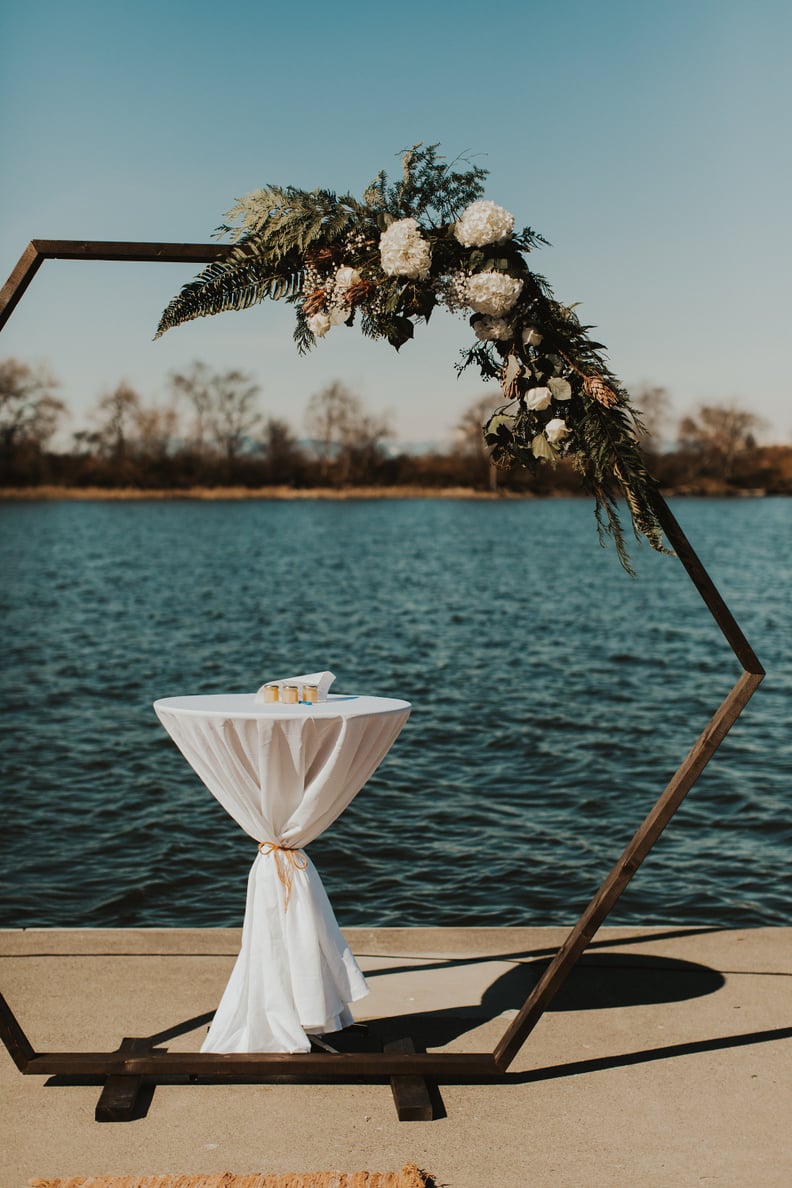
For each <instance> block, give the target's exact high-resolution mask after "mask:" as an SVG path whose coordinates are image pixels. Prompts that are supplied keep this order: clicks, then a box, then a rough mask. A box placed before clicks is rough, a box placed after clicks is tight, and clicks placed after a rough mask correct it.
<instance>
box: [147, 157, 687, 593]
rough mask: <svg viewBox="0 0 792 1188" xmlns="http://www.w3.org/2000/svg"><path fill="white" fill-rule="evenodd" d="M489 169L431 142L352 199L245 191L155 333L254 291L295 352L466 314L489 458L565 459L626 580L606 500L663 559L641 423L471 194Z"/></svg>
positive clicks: (532, 241) (403, 332) (522, 254)
mask: <svg viewBox="0 0 792 1188" xmlns="http://www.w3.org/2000/svg"><path fill="white" fill-rule="evenodd" d="M454 164H457V163H454ZM463 164H464V165H466V166H467V165H469V162H464V163H463ZM486 176H487V171H486V170H485V169H482V168H481V167H480V166H477V165H469V167H468V168H463V169H459V168H454V166H453V165H449V164H447V163H446V162H445V161H444V159H443V158H442V157H440V155H439V153H438V146H437V145H430V146H428V147H423V146H422V145H415V146H414V147H413V148H412V149H410V150H409V151H407V152H406V153H405V154H404V155H403V159H402V177H401V179H400V180H399V181H397V182H394V183H389V181H388V178H387V175H386V174H385V173H384V172H381V173H379V174H378V175H377V177H376V178H375V179H374V181H373V182H372V183H371V185H370V186H369V187H368V189H367V190H366V192H365V194H364V195H363V199H362V201H358V200H357V199H355V198H354V197H352V196H351V195H349V194H342V195H337V194H335V193H333V192H331V191H328V190H312V191H310V192H308V191H305V190H300V189H296V188H295V187H292V186H288V187H286V188H281V187H278V186H268V187H266V188H264V189H262V190H257V191H255V192H254V193H252V194H248V195H247V196H246V197H244V198H242V199H241V200H240V201H238V202H237V203H236V205H235V206H234V207H233V208H232V210H230V211H229V212H228V214H227V215H226V218H228V219H230V220H232V222H231V223H230V224H223V225H222V226H221V227H219V228H218V230H217V232H216V235H217V236H218V237H222V236H228V237H229V238H230V240H231V243H232V247H231V250H230V251H229V253H228V255H227V256H225V257H224V258H221V259H218V260H217V261H215V262H213V263H212V264H210V265H208V267H206V268H205V269H204V270H203V272H201V273H200V275H199V276H198V277H197V278H196V279H195V280H194V281H192V282H190V283H189V284H187V285H185V286H184V288H183V289H182V290H181V292H180V293H179V294H178V295H177V296H176V297H175V298H174V299H173V300H172V301H171V303H170V304H169V305H168V307H167V309H166V310H165V312H164V313H163V315H162V319H161V321H160V325H159V327H158V330H157V337H159V335H161V334H163V333H164V332H165V331H166V330H168V329H170V328H171V327H173V326H176V325H179V324H180V323H182V322H186V321H189V320H191V319H192V318H197V317H202V316H205V315H207V314H215V313H220V312H223V311H225V310H230V309H246V308H248V307H249V306H251V305H254V304H256V303H258V302H260V301H263V300H264V299H265V298H272V299H274V300H279V299H284V300H286V301H288V302H290V303H291V304H293V305H294V307H295V312H296V328H295V332H294V337H295V340H296V343H297V347H298V350H299V351H300V352H301V353H302V352H305V351H307V350H309V349H311V347H313V346H314V345H315V343H316V340H317V339H319V338H323V337H324V336H325V335H326V334H328V333H330V332H331V331H333V330H334V328H335V327H338V326H340V325H342V324H343V325H345V326H353V325H354V324H355V322H357V323H358V325H359V326H360V328H361V330H362V331H363V333H364V334H366V335H368V336H370V337H372V338H384V339H386V340H387V341H388V342H389V343H391V345H392V346H394V347H395V348H396V349H397V350H398V349H399V348H400V347H401V346H403V345H404V343H406V342H407V341H408V340H409V339H410V338H412V336H413V333H414V327H415V325H416V324H417V323H419V322H421V321H426V322H428V321H429V318H430V316H431V314H432V311H433V310H434V309H435V307H436V306H438V305H440V306H444V307H445V308H446V309H448V310H451V311H452V312H453V313H461V314H464V315H467V316H468V317H469V320H470V325H471V328H472V331H473V334H474V336H475V340H476V341H475V343H474V345H472V346H471V347H470V348H469V349H467V350H465V351H463V352H462V359H461V361H460V362H459V363H458V365H457V370H458V371H459V372H462V371H464V370H465V368H467V367H469V366H471V365H475V366H477V367H478V369H479V372H480V373H481V375H482V377H483V378H484V379H486V380H497V381H498V382H499V383H500V385H501V389H502V391H503V405H502V406H501V407H500V408H499V409H498V410H497V411H496V412H495V414H494V415H493V416H492V417H491V418H490V419H489V420H488V422H487V423H486V424H485V425H484V426H483V433H484V437H485V440H486V442H487V444H488V445H489V446H490V448H491V454H492V458H493V460H494V462H495V463H496V464H497V465H498V466H501V467H509V466H512V465H514V464H517V465H520V466H527V467H531V468H534V467H536V466H537V465H540V464H543V463H546V462H550V463H553V462H555V461H556V460H557V459H559V458H570V459H571V460H572V461H573V463H574V465H575V466H576V467H577V469H578V470H579V471H580V473H581V474H582V476H583V479H584V481H585V484H586V486H587V487H588V489H589V490H590V491H591V492H592V494H593V496H594V498H595V501H596V516H597V527H598V530H599V532H600V536H601V538H602V536H603V533H605V532H607V533H610V534H611V536H612V537H613V539H614V540H615V543H616V547H617V550H618V553H619V557H620V559H621V561H622V564H623V565H624V566H625V568H626V569H627V570H628V572H632V570H631V569H630V564H629V559H628V557H627V551H626V548H625V541H624V533H623V530H622V527H621V523H620V520H619V516H618V510H617V504H616V500H617V498H618V496H619V494H622V495H623V496H624V497H625V499H626V502H627V506H628V508H629V511H630V515H631V517H632V523H633V528H634V530H635V533H636V536H637V537H645V538H646V539H647V540H648V541H649V543H650V544H651V545H652V547H653V548H655V549H658V550H659V551H664V549H663V542H662V530H661V527H660V524H659V522H658V518H657V514H656V511H655V507H656V503H655V498H656V486H655V483H654V480H653V479H652V477H651V475H650V474H649V472H648V471H647V468H646V465H645V462H644V460H643V457H642V454H641V450H640V447H639V445H638V440H637V437H638V434H639V432H640V430H641V428H642V426H641V424H640V421H639V420H638V416H637V414H636V413H635V411H634V410H633V409H632V408H631V407H630V400H629V396H628V393H627V392H626V391H625V390H624V388H623V387H622V386H621V384H620V383H619V381H618V379H617V378H616V376H615V375H613V374H612V372H611V371H610V369H609V368H608V366H607V364H606V362H605V359H604V347H603V346H602V344H601V343H598V342H594V341H592V340H591V339H590V338H589V336H588V330H589V329H590V327H587V326H584V325H582V324H581V323H580V322H579V320H578V318H577V316H576V314H575V312H574V307H573V306H564V305H561V304H560V303H559V302H558V301H557V300H556V299H555V298H554V296H553V294H552V291H551V289H550V288H549V286H548V284H547V282H546V281H545V280H544V278H543V277H541V276H539V275H538V274H537V273H535V272H533V271H532V270H531V269H530V268H529V267H528V264H527V262H526V256H527V255H528V254H529V253H530V252H531V251H532V250H533V249H534V248H537V247H539V246H541V245H542V244H546V242H547V241H546V240H544V239H543V238H542V236H540V235H538V234H537V233H536V232H534V231H532V230H531V229H530V228H525V229H523V230H521V231H517V230H515V224H514V218H513V216H512V215H511V214H509V212H508V211H507V210H504V208H503V207H502V206H498V205H497V204H496V203H495V202H491V201H489V200H488V199H485V198H484V197H483V193H484V186H483V183H484V179H485V178H486Z"/></svg>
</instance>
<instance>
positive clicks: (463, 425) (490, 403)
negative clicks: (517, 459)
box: [454, 391, 503, 491]
mask: <svg viewBox="0 0 792 1188" xmlns="http://www.w3.org/2000/svg"><path fill="white" fill-rule="evenodd" d="M502 405H503V394H502V393H501V392H500V391H497V392H486V393H485V394H484V395H483V396H479V397H478V399H476V400H474V401H473V403H472V404H470V405H468V407H467V408H466V409H465V411H464V412H463V414H462V416H461V417H460V418H459V420H458V421H457V425H456V432H455V435H454V437H455V442H456V447H457V450H458V451H459V453H461V454H462V455H463V456H464V457H465V458H467V459H469V460H470V461H471V462H472V463H473V465H474V467H475V469H476V470H477V471H478V472H479V473H480V474H482V475H483V476H486V478H487V481H488V483H489V488H490V490H491V491H496V490H497V488H498V468H497V466H495V465H494V464H493V462H492V460H491V458H490V449H489V447H488V445H487V443H486V441H485V440H484V426H485V425H486V424H487V421H489V419H490V417H491V416H492V414H493V413H494V412H495V411H496V409H498V408H499V407H501V406H502Z"/></svg>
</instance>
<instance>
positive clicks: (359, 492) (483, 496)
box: [0, 484, 768, 503]
mask: <svg viewBox="0 0 792 1188" xmlns="http://www.w3.org/2000/svg"><path fill="white" fill-rule="evenodd" d="M663 495H664V496H665V497H666V498H679V497H686V496H687V497H689V498H695V499H709V498H716V499H723V498H738V499H739V498H754V499H761V498H763V497H764V496H767V495H768V492H767V491H765V490H763V489H761V488H753V489H749V488H746V489H745V490H735V489H734V488H733V487H732V488H727V487H725V486H724V487H723V489H712V488H710V489H707V490H702V489H701V488H698V489H696V488H669V489H666V490H664V491H663ZM588 498H589V496H588V495H587V494H586V492H585V491H581V492H579V493H578V492H574V491H547V492H541V493H539V492H536V491H508V490H498V491H480V490H476V489H475V488H474V487H420V486H403V487H345V488H339V487H304V488H303V487H287V486H285V485H283V486H276V487H240V486H236V487H185V488H183V489H170V488H162V489H156V490H142V489H141V488H139V487H59V486H55V485H47V484H42V486H40V487H0V503H2V502H9V503H25V502H34V501H36V500H42V501H52V502H55V501H57V500H74V501H78V500H83V501H91V500H93V501H96V502H98V501H101V500H106V501H112V502H117V501H128V502H134V501H137V502H141V501H144V500H159V501H165V500H181V501H184V500H196V501H203V502H206V503H212V502H221V501H223V500H226V501H228V500H235V501H242V500H251V499H259V500H265V499H271V500H284V501H285V500H292V501H305V500H310V499H317V500H319V499H322V500H335V501H338V502H344V501H346V502H348V501H351V500H362V499H402V500H403V499H476V500H489V501H490V502H495V501H502V500H524V499H588Z"/></svg>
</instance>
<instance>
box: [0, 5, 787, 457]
mask: <svg viewBox="0 0 792 1188" xmlns="http://www.w3.org/2000/svg"><path fill="white" fill-rule="evenodd" d="M790 44H792V6H791V5H790V4H789V3H788V2H787V0H756V2H754V3H747V2H746V3H739V2H737V0H666V2H664V3H662V2H661V3H657V4H649V3H640V2H638V3H636V0H601V2H600V3H597V4H594V3H591V2H590V0H585V2H581V0H571V2H568V3H564V4H559V3H558V2H557V0H533V2H532V0H524V2H522V3H518V2H509V3H497V0H496V2H493V3H491V4H488V5H486V4H483V3H475V4H473V3H469V2H468V0H459V2H457V3H447V2H446V0H438V2H435V3H426V2H425V0H424V2H422V3H416V2H415V0H405V2H403V3H401V4H399V5H388V6H377V5H374V4H370V3H361V2H359V0H355V2H353V3H346V4H340V5H331V4H325V3H321V4H320V3H313V2H312V0H306V2H303V3H300V4H278V5H273V4H270V3H266V2H263V3H262V2H261V0H259V2H256V3H251V2H249V0H240V2H239V3H237V4H235V5H229V6H223V5H219V4H217V5H209V4H207V3H204V2H203V0H191V2H190V0H158V2H157V3H152V2H151V0H137V2H136V3H119V2H118V0H104V2H103V3H93V2H87V0H71V2H70V3H63V0H5V3H4V5H3V8H2V14H1V15H0V104H1V105H2V112H3V119H2V129H1V130H0V167H1V168H2V178H3V181H2V186H0V212H1V214H2V217H0V273H2V279H4V278H5V276H7V275H8V273H9V272H10V271H11V269H12V267H13V266H14V264H15V262H16V260H17V258H18V257H19V255H20V254H21V252H22V250H23V248H24V247H25V245H26V244H27V242H28V241H29V240H30V239H32V238H64V239H72V238H74V239H81V238H92V239H140V240H174V241H198V242H201V241H204V242H208V241H209V238H210V235H211V232H212V231H213V229H214V228H215V227H216V226H217V224H218V223H219V222H220V221H221V219H222V216H223V214H224V212H225V211H226V210H227V209H228V208H229V207H230V206H231V204H232V202H233V200H234V199H235V198H236V197H238V196H239V195H241V194H243V193H246V192H248V191H250V190H253V189H256V188H257V187H258V186H260V185H263V184H265V183H268V182H275V183H281V184H288V183H293V184H295V185H298V186H302V187H305V188H309V189H310V188H312V187H314V186H316V185H322V186H328V187H331V188H335V189H338V190H345V189H349V190H352V191H353V192H356V193H360V192H361V191H362V190H363V188H364V186H365V185H366V183H367V182H368V181H369V180H370V179H371V177H373V175H374V174H375V173H376V172H377V171H378V170H379V169H380V168H382V167H385V168H387V169H389V170H392V171H394V172H396V171H397V170H398V152H399V150H400V149H402V148H403V147H405V146H408V145H410V144H412V143H414V142H416V141H419V140H423V141H425V142H437V141H439V142H440V143H441V144H442V146H443V149H444V150H445V151H446V152H447V153H448V155H450V156H456V155H458V154H459V153H462V152H469V153H473V154H477V155H479V157H478V159H479V160H480V162H481V163H482V164H483V165H485V166H486V167H487V168H488V169H489V170H490V177H489V181H488V187H487V196H488V197H490V198H492V199H494V200H495V201H496V202H499V203H500V204H502V205H503V206H506V207H508V209H510V210H511V211H512V212H513V213H514V215H515V216H516V219H517V223H518V225H530V226H532V227H534V228H535V229H536V230H538V231H540V232H541V233H542V234H544V235H545V236H546V237H547V238H548V239H549V240H550V241H551V242H552V245H553V246H552V247H551V248H547V249H544V250H543V251H542V252H541V253H540V254H539V255H537V256H536V257H534V265H535V266H536V268H537V269H538V270H539V271H541V272H543V273H544V275H546V276H547V278H548V279H549V280H550V282H551V284H552V285H553V287H554V289H555V291H556V294H557V295H558V296H559V297H560V298H562V299H563V300H565V301H580V302H582V307H581V309H580V311H579V312H580V314H581V316H582V318H583V320H584V321H586V322H589V323H593V324H595V325H596V327H597V337H598V338H600V339H601V341H604V342H605V343H606V344H607V345H608V348H609V357H610V362H611V364H612V366H613V368H614V370H615V371H616V372H617V373H618V374H619V375H620V376H621V378H622V379H623V380H624V382H625V383H626V384H627V385H628V386H631V385H635V386H637V385H638V384H640V383H642V382H649V383H653V384H660V385H665V386H667V387H668V388H669V390H670V392H671V395H672V397H673V400H674V404H675V407H676V409H677V410H678V411H679V412H683V411H687V410H688V409H692V408H694V407H695V406H696V405H697V404H698V403H700V402H702V401H707V400H730V399H734V400H736V401H737V402H738V403H740V404H742V405H743V406H745V407H747V408H750V409H752V410H753V411H755V412H756V413H758V414H760V415H761V416H763V417H764V418H766V419H767V421H768V422H769V429H768V432H767V434H766V436H767V437H769V438H773V439H774V440H776V441H789V440H790V439H792V400H791V399H790V395H791V394H792V393H791V388H792V384H791V383H790V368H789V365H788V363H787V353H788V352H787V347H786V344H787V339H788V337H789V332H788V325H789V322H790V318H791V317H792V302H791V301H790V293H789V282H790V273H791V272H792V268H791V267H790V265H791V264H792V259H791V257H792V252H791V251H790V247H791V245H792V232H791V231H790V219H791V218H792V201H791V199H792V163H791V162H790V154H791V150H790V144H792V137H791V136H790V95H791V94H792V83H791V82H790V78H791V76H792V72H790V69H789V46H790ZM194 271H195V270H194V269H189V268H183V267H181V266H176V265H158V264H149V265H135V264H128V265H112V264H104V263H69V262H54V261H53V262H48V263H46V264H45V265H44V266H43V269H42V271H41V272H40V273H39V275H38V277H37V278H36V280H35V281H34V283H33V286H32V288H31V289H30V290H29V292H28V294H27V295H26V297H25V298H24V300H23V302H22V304H21V305H20V306H19V308H18V309H17V310H16V312H15V313H14V315H13V316H12V318H11V320H10V322H9V323H8V325H7V327H6V329H5V330H4V331H3V335H2V341H0V357H5V356H7V355H17V356H20V357H22V358H24V359H26V360H28V361H31V362H38V361H43V362H47V363H48V364H49V366H50V367H51V368H52V370H53V371H55V372H56V373H57V374H58V375H59V376H60V377H61V378H62V380H63V395H64V396H65V397H66V399H67V400H68V402H69V404H70V406H71V407H72V409H73V410H74V416H75V422H74V427H77V426H78V424H79V422H80V420H81V416H82V413H83V411H84V410H86V409H88V408H89V407H90V406H91V405H92V404H94V403H95V402H96V400H97V398H98V397H99V396H100V395H101V393H102V392H103V391H106V390H108V389H109V388H111V387H113V386H114V385H115V384H116V383H117V382H118V381H119V380H120V379H122V378H125V379H127V380H129V381H130V382H131V383H132V384H133V385H134V386H136V387H137V388H138V390H139V391H140V393H141V395H142V396H143V398H144V399H145V400H151V401H159V400H162V399H164V396H165V392H166V377H167V374H168V372H169V371H171V370H172V369H174V368H179V367H183V366H186V365H187V364H189V363H190V362H191V361H192V360H193V359H197V358H200V359H204V360H205V361H206V362H207V363H209V364H210V365H212V366H214V367H217V368H222V369H225V368H227V367H232V366H234V367H241V368H242V369H244V370H247V371H250V372H253V373H254V374H255V375H256V376H257V378H258V379H259V380H260V382H261V385H262V405H263V407H264V408H265V409H266V410H267V411H269V412H271V413H272V414H273V415H277V416H282V417H285V418H287V419H288V420H290V421H291V423H292V424H293V425H294V426H295V427H296V428H297V429H298V430H299V429H300V428H301V427H302V418H303V413H304V409H305V405H306V403H307V401H308V399H309V397H310V396H311V394H312V393H314V392H316V391H317V390H319V388H321V387H322V386H324V385H325V384H326V383H328V382H329V381H331V380H335V379H339V380H342V381H343V382H345V383H347V384H348V385H349V386H350V387H352V388H353V389H354V390H355V391H357V392H358V393H359V394H360V395H361V396H362V398H363V399H364V401H365V402H366V404H367V405H368V406H369V407H370V408H371V409H386V408H387V409H390V410H391V411H392V413H393V418H394V422H395V425H396V428H397V430H398V433H399V435H400V437H401V438H402V439H405V440H425V439H440V438H443V437H444V436H445V435H446V434H447V433H448V431H449V430H450V429H451V428H452V427H453V425H454V424H455V422H456V420H457V419H458V417H459V415H460V413H461V412H462V410H463V409H464V408H465V406H466V405H467V404H468V403H469V402H470V401H472V400H473V399H475V398H476V397H477V396H479V395H480V394H481V392H482V391H483V388H482V386H481V384H480V383H479V381H478V379H477V377H475V376H473V374H472V373H467V374H466V376H465V377H463V379H462V380H457V378H456V375H455V372H454V367H453V365H454V363H455V361H456V358H457V351H458V349H459V348H460V347H461V346H463V345H464V344H466V343H467V342H468V339H469V330H468V328H467V326H466V323H465V322H464V321H461V320H458V319H453V318H451V317H450V316H443V315H438V316H437V320H436V321H435V319H433V320H432V324H431V326H430V327H428V328H421V329H419V330H418V332H417V336H416V340H415V341H414V342H413V343H411V344H408V345H407V346H406V347H405V348H404V349H403V350H402V352H401V354H399V355H396V354H395V352H393V351H392V349H391V348H390V347H388V346H387V345H386V344H384V343H371V342H369V341H366V340H364V339H363V338H362V337H361V336H360V335H359V333H358V332H357V331H347V330H346V329H345V328H343V327H342V328H340V329H339V330H336V331H334V332H333V333H332V334H331V335H330V336H328V338H327V339H325V340H324V341H323V342H322V343H320V344H319V346H318V347H317V349H316V350H315V351H314V352H313V353H312V355H310V356H309V357H308V358H307V359H301V358H299V357H298V356H297V354H296V352H295V350H294V347H293V345H292V341H291V330H292V314H291V311H290V309H289V308H288V307H280V306H276V305H272V304H269V305H266V306H260V307H257V308H256V309H255V310H252V311H249V312H246V313H245V314H226V315H222V316H221V317H219V318H213V319H204V320H202V321H200V322H196V323H193V324H191V325H190V326H186V327H181V328H179V329H176V330H174V331H171V332H170V333H169V334H168V335H166V336H165V337H164V338H163V339H162V340H160V341H159V342H157V343H153V342H152V335H153V330H154V327H155V325H156V322H157V319H158V315H159V313H160V311H161V309H162V307H163V306H164V305H165V304H166V303H167V301H168V299H169V298H170V296H171V295H172V294H173V293H174V292H175V291H176V290H177V289H178V288H179V287H180V285H181V284H182V283H183V282H184V281H185V280H187V279H189V278H190V277H191V276H192V275H193V272H194Z"/></svg>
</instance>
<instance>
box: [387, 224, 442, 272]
mask: <svg viewBox="0 0 792 1188" xmlns="http://www.w3.org/2000/svg"><path fill="white" fill-rule="evenodd" d="M379 246H380V261H381V263H382V271H383V272H384V273H385V274H386V275H387V276H407V277H410V278H411V279H412V280H424V279H425V278H426V277H427V276H428V275H429V269H430V268H431V265H432V248H431V246H430V244H428V243H427V242H426V240H425V239H424V237H423V236H422V235H421V231H420V228H419V226H418V224H417V223H416V221H415V219H398V220H397V221H396V222H395V223H391V225H390V227H388V229H387V231H383V233H382V235H380V242H379Z"/></svg>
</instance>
